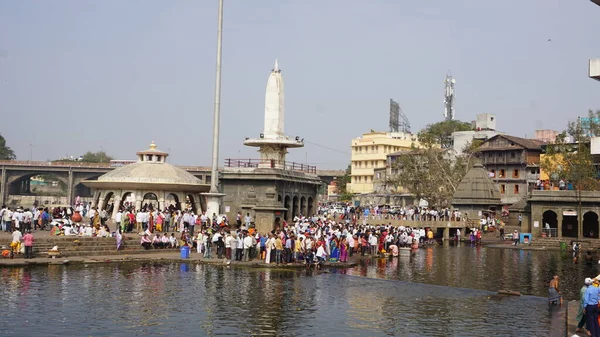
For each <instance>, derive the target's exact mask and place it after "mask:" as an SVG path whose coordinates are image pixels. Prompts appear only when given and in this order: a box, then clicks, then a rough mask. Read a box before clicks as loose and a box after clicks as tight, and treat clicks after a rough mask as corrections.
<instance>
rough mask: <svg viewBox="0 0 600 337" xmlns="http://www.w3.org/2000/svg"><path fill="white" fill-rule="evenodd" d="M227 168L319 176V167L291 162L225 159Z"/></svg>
mask: <svg viewBox="0 0 600 337" xmlns="http://www.w3.org/2000/svg"><path fill="white" fill-rule="evenodd" d="M225 167H233V168H258V167H264V168H277V169H283V170H289V171H300V172H306V173H312V174H317V167H316V166H312V165H307V164H301V163H294V162H289V161H279V160H274V159H272V160H269V159H231V158H228V159H225Z"/></svg>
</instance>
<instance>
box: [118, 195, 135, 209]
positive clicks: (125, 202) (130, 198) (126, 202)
mask: <svg viewBox="0 0 600 337" xmlns="http://www.w3.org/2000/svg"><path fill="white" fill-rule="evenodd" d="M134 207H135V194H133V192H124V193H123V196H122V197H121V209H130V208H134Z"/></svg>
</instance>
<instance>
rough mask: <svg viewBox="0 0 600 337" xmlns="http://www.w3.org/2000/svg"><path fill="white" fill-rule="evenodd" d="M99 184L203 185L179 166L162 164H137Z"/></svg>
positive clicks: (107, 175) (106, 176)
mask: <svg viewBox="0 0 600 337" xmlns="http://www.w3.org/2000/svg"><path fill="white" fill-rule="evenodd" d="M98 181H99V182H122V183H151V184H175V185H202V182H201V181H200V179H198V178H196V177H195V176H194V175H192V174H191V173H189V172H187V171H186V170H184V169H181V168H179V167H177V166H174V165H171V164H168V163H161V162H146V161H142V162H137V163H133V164H128V165H125V166H122V167H119V168H116V169H114V170H113V171H111V172H108V173H106V174H104V175H102V176H100V177H98Z"/></svg>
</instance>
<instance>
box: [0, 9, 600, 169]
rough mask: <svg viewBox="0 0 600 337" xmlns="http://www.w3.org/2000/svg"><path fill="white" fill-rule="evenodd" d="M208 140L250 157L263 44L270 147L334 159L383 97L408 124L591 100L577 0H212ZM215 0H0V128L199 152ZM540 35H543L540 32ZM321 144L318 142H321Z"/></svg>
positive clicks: (24, 152)
mask: <svg viewBox="0 0 600 337" xmlns="http://www.w3.org/2000/svg"><path fill="white" fill-rule="evenodd" d="M224 13H225V18H224V37H223V80H222V108H221V113H222V120H221V151H220V159H221V164H222V163H223V159H224V158H236V157H240V158H249V157H253V158H258V153H256V149H255V148H245V147H244V146H243V145H242V142H243V140H244V138H245V137H256V136H257V135H258V134H259V133H260V132H261V130H262V127H263V113H264V90H265V86H266V82H267V78H268V75H269V72H270V70H271V68H272V66H273V63H274V60H275V58H278V59H279V64H280V67H281V69H282V71H283V74H284V78H285V90H286V92H285V97H286V107H285V108H286V120H285V125H286V128H285V130H286V133H287V134H289V135H291V136H296V135H298V136H301V137H302V138H305V141H306V142H307V145H306V147H305V148H303V149H292V150H290V154H289V156H288V160H294V161H298V162H306V161H308V162H309V163H311V164H314V165H317V166H318V167H320V168H345V166H346V165H347V164H348V162H349V161H350V155H349V152H350V148H349V146H350V140H351V139H352V138H354V137H357V136H359V135H361V134H362V133H363V132H367V131H369V130H370V129H375V130H387V128H388V110H389V99H390V98H393V99H395V100H397V101H398V102H399V103H400V106H401V107H402V109H403V111H404V113H405V114H406V115H407V116H408V118H409V119H410V122H411V125H412V128H413V131H418V130H420V129H421V128H423V127H424V126H425V125H427V124H429V123H433V122H436V121H440V120H442V118H443V117H442V114H443V89H444V84H443V81H444V78H445V76H446V73H447V72H448V71H449V70H450V71H451V73H452V75H453V76H454V77H455V78H456V81H457V83H456V99H457V100H456V117H457V118H458V119H460V120H464V121H470V120H472V119H474V117H475V114H477V113H484V112H487V113H493V114H495V115H496V116H497V121H498V125H497V126H498V129H499V130H501V131H504V132H506V133H508V134H511V135H515V136H521V137H523V136H532V135H533V133H534V130H535V129H540V128H548V129H563V128H564V127H565V126H566V123H567V122H568V121H569V120H573V119H575V118H576V117H577V116H578V115H584V114H586V113H587V110H588V109H590V108H592V109H597V108H600V83H599V82H596V81H593V80H591V79H589V78H588V77H587V64H588V59H589V58H592V57H600V37H599V35H598V32H600V20H599V19H600V7H598V6H596V5H594V4H593V3H591V2H590V1H588V0H571V1H564V0H527V1H524V0H504V1H492V0H485V1H482V0H453V1H448V0H421V1H398V0H387V1H386V0H327V1H323V0H225V12H224ZM216 20H217V0H181V1H173V0H168V1H166V0H102V1H100V0H96V1H91V0H70V1H67V0H49V1H34V0H0V116H1V117H2V118H1V119H0V133H1V134H2V135H3V136H4V137H5V138H6V139H7V143H8V145H9V146H11V147H12V148H13V149H14V150H15V151H16V154H17V156H18V159H22V160H27V159H29V156H30V144H32V150H33V159H34V160H46V159H55V158H58V157H61V156H64V155H67V154H68V155H80V154H83V153H84V152H86V151H88V150H91V151H98V150H101V149H104V150H105V151H106V152H108V153H109V154H110V155H113V156H114V157H116V158H118V159H134V157H135V155H134V153H135V152H136V151H138V150H142V149H145V148H147V147H148V144H149V143H150V142H151V141H152V140H154V141H155V142H156V143H157V144H158V146H159V149H162V150H164V151H170V153H171V157H170V158H171V162H172V163H176V164H186V165H210V160H211V146H212V145H211V139H212V112H213V96H214V77H215V59H216V56H215V48H216V47H215V44H216ZM549 39H551V41H548V40H549ZM315 144H318V145H320V146H324V147H327V148H331V149H335V150H337V151H332V150H329V149H326V148H323V147H319V146H317V145H315Z"/></svg>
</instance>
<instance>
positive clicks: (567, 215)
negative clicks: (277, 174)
mask: <svg viewBox="0 0 600 337" xmlns="http://www.w3.org/2000/svg"><path fill="white" fill-rule="evenodd" d="M562 236H563V237H565V236H566V237H571V238H576V237H577V212H576V211H565V212H563V221H562Z"/></svg>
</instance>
